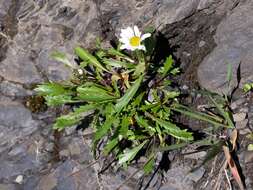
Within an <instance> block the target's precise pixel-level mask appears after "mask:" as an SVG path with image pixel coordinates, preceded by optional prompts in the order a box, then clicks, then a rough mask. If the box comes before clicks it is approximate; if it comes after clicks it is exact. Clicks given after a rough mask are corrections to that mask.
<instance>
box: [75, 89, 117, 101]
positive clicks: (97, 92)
mask: <svg viewBox="0 0 253 190" xmlns="http://www.w3.org/2000/svg"><path fill="white" fill-rule="evenodd" d="M77 92H78V97H79V98H80V99H81V100H84V101H87V102H102V101H107V100H113V99H116V97H114V96H112V95H111V94H109V93H108V92H107V91H106V90H104V89H102V88H99V87H97V86H87V87H85V86H80V87H78V88H77Z"/></svg>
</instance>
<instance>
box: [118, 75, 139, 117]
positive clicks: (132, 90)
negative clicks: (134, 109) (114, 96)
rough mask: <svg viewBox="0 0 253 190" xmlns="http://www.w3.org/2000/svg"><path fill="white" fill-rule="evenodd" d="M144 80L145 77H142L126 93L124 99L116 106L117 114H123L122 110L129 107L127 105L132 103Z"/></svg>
mask: <svg viewBox="0 0 253 190" xmlns="http://www.w3.org/2000/svg"><path fill="white" fill-rule="evenodd" d="M142 80H143V75H142V76H140V77H139V78H138V79H137V80H136V81H135V83H134V84H133V86H131V87H130V88H129V89H128V90H127V91H126V93H125V94H124V96H123V97H121V98H120V99H118V101H117V104H116V105H115V110H116V112H117V113H119V112H121V110H122V109H123V108H124V107H125V106H127V104H128V103H129V102H130V101H131V99H132V98H133V97H134V95H135V93H136V92H137V90H138V89H139V87H140V85H141V82H142Z"/></svg>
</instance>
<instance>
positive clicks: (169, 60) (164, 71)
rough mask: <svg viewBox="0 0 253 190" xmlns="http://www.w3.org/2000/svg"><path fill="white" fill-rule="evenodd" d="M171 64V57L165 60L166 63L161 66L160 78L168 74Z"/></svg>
mask: <svg viewBox="0 0 253 190" xmlns="http://www.w3.org/2000/svg"><path fill="white" fill-rule="evenodd" d="M173 62H174V61H173V58H172V56H171V55H170V56H169V57H167V58H166V61H165V63H164V66H163V71H162V72H163V73H162V77H165V76H166V75H167V74H168V72H169V71H170V70H171V69H172V66H173Z"/></svg>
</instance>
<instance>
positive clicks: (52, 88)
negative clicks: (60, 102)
mask: <svg viewBox="0 0 253 190" xmlns="http://www.w3.org/2000/svg"><path fill="white" fill-rule="evenodd" d="M34 90H35V91H36V92H38V94H40V95H50V96H55V95H62V94H65V93H67V92H69V91H68V90H66V89H65V88H64V87H63V86H62V85H61V84H58V83H51V82H49V83H44V84H40V85H38V86H37V87H36V88H35V89H34Z"/></svg>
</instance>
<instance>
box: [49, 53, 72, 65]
mask: <svg viewBox="0 0 253 190" xmlns="http://www.w3.org/2000/svg"><path fill="white" fill-rule="evenodd" d="M51 57H52V58H53V59H54V60H56V61H59V62H62V63H64V64H65V65H67V66H69V67H71V68H76V67H75V65H74V64H72V63H71V62H70V61H69V60H68V58H67V57H66V55H65V54H64V53H62V52H59V51H55V52H53V53H52V54H51Z"/></svg>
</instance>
